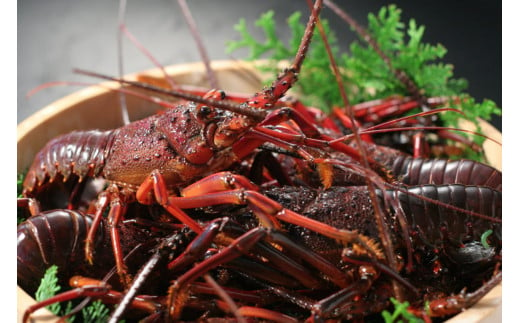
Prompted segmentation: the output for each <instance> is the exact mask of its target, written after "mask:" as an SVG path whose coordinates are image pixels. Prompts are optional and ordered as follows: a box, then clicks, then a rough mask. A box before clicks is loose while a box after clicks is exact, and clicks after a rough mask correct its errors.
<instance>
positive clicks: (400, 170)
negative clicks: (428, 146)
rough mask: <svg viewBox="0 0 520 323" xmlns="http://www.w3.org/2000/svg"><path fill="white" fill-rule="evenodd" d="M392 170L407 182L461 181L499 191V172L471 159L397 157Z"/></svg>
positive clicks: (500, 181) (447, 182)
mask: <svg viewBox="0 0 520 323" xmlns="http://www.w3.org/2000/svg"><path fill="white" fill-rule="evenodd" d="M392 172H393V174H395V175H396V176H397V177H398V179H399V181H401V182H402V183H404V184H406V185H422V184H464V185H477V186H486V187H490V188H493V189H496V190H498V191H502V173H501V172H500V171H498V170H497V169H495V168H493V167H491V166H488V165H486V164H482V163H479V162H477V161H473V160H467V159H461V160H447V159H422V158H412V157H408V156H405V155H401V156H397V158H395V160H394V162H393V165H392Z"/></svg>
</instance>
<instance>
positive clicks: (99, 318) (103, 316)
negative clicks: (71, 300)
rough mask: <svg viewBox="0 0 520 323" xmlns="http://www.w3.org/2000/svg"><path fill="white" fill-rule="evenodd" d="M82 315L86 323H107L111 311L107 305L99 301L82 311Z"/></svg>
mask: <svg viewBox="0 0 520 323" xmlns="http://www.w3.org/2000/svg"><path fill="white" fill-rule="evenodd" d="M81 314H82V315H83V322H85V323H95V322H106V321H107V320H108V315H109V314H110V310H109V309H108V307H107V306H106V305H105V304H103V303H101V301H100V300H97V301H94V302H92V304H90V305H89V306H88V307H85V308H84V309H83V310H81Z"/></svg>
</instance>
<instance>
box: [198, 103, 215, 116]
mask: <svg viewBox="0 0 520 323" xmlns="http://www.w3.org/2000/svg"><path fill="white" fill-rule="evenodd" d="M211 112H212V109H211V108H210V107H208V106H207V105H203V106H201V107H200V108H199V113H198V115H199V118H201V119H207V118H208V117H209V116H210V114H211Z"/></svg>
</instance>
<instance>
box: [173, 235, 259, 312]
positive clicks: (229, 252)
mask: <svg viewBox="0 0 520 323" xmlns="http://www.w3.org/2000/svg"><path fill="white" fill-rule="evenodd" d="M266 234H267V231H266V230H265V229H263V228H259V227H258V228H255V229H252V230H250V231H248V232H246V233H245V234H244V235H242V236H240V237H239V238H237V239H235V240H234V241H233V242H232V243H231V244H230V245H229V246H228V247H226V248H224V249H223V250H222V251H221V252H219V253H218V254H216V255H214V256H213V257H210V258H208V259H205V260H204V261H202V262H200V263H199V264H198V265H196V266H195V267H193V268H192V269H190V270H189V271H187V272H186V273H184V274H183V275H182V276H181V277H179V278H178V279H177V280H176V281H175V282H174V283H173V285H171V286H170V288H169V291H168V311H169V313H170V317H171V318H172V319H173V320H176V319H178V317H179V316H180V313H181V310H182V307H183V304H184V303H185V301H186V297H187V294H186V293H187V290H186V285H188V284H189V283H191V282H193V281H194V280H195V279H196V278H198V277H200V276H202V275H203V274H205V273H206V272H207V271H208V270H210V269H212V268H215V267H216V266H218V265H220V264H223V263H227V262H229V261H230V260H232V259H235V258H237V257H239V256H241V255H242V254H244V253H247V252H248V250H249V249H251V247H252V246H253V245H255V244H256V243H257V242H258V241H260V240H261V239H262V238H264V237H265V235H266Z"/></svg>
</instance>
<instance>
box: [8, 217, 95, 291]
mask: <svg viewBox="0 0 520 323" xmlns="http://www.w3.org/2000/svg"><path fill="white" fill-rule="evenodd" d="M91 224H92V218H91V217H89V216H87V215H85V214H83V213H80V212H77V211H72V210H52V211H48V212H43V213H41V214H39V215H37V216H33V217H31V218H29V219H27V220H26V221H25V222H23V223H21V224H20V225H18V243H17V245H18V246H17V263H18V266H17V271H18V285H20V286H21V287H22V288H23V289H24V290H25V291H27V292H34V291H35V290H36V288H37V287H38V285H39V283H40V279H41V278H42V277H43V274H44V273H45V270H46V269H47V268H48V267H50V266H51V265H53V264H54V265H57V266H58V269H59V270H60V271H65V270H67V269H66V268H68V267H71V266H72V265H71V264H72V263H75V262H82V261H83V255H84V254H83V248H84V241H85V239H86V237H87V231H88V229H89V228H90V225H91ZM98 232H99V234H98V235H97V238H98V240H97V242H96V245H97V244H98V243H99V242H100V241H102V239H103V234H104V229H103V223H101V229H100V230H98Z"/></svg>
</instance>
